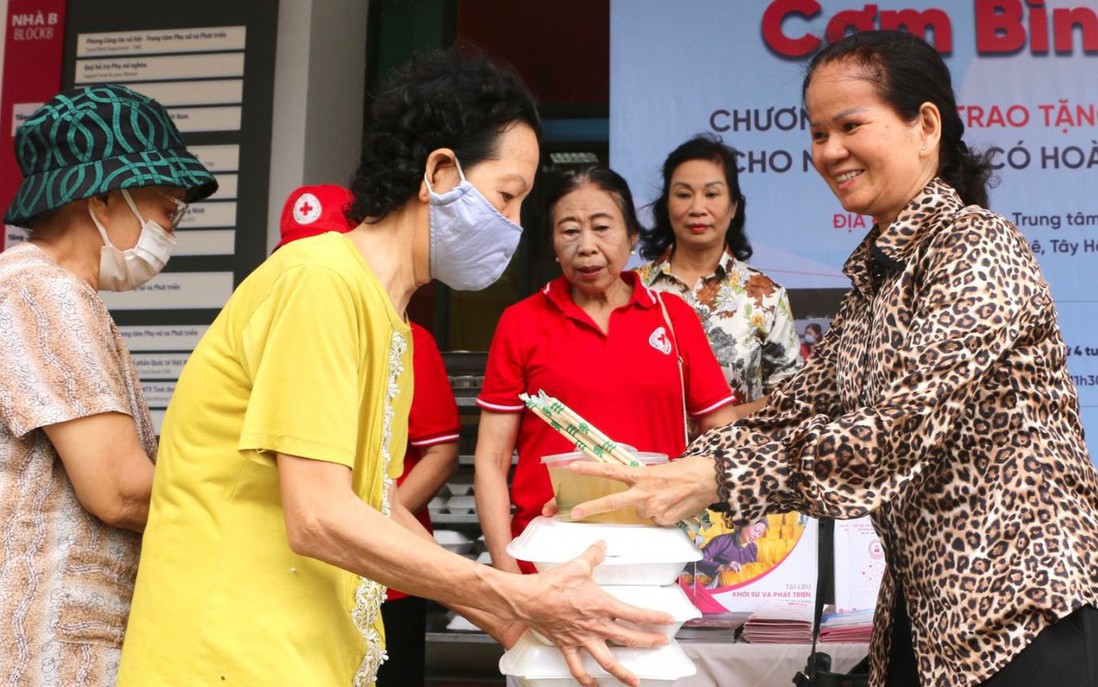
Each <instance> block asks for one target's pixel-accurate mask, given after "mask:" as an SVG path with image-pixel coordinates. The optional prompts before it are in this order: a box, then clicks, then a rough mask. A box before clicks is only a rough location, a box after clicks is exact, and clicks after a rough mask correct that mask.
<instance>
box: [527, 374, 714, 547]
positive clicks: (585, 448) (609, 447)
mask: <svg viewBox="0 0 1098 687" xmlns="http://www.w3.org/2000/svg"><path fill="white" fill-rule="evenodd" d="M519 398H520V399H522V401H523V403H525V404H526V407H527V408H529V409H530V410H531V411H532V412H533V413H534V415H537V416H538V417H540V418H541V419H542V420H545V421H546V422H548V423H549V426H550V427H552V428H553V429H555V430H557V431H558V432H560V433H561V434H563V435H564V436H565V438H567V439H568V440H569V441H571V442H572V443H573V444H575V446H576V448H577V449H579V450H580V451H582V452H583V453H585V454H586V455H588V456H590V457H591V458H593V459H594V460H596V461H598V462H600V463H616V464H618V465H626V466H628V467H638V468H639V467H644V463H642V462H640V461H639V460H637V458H636V456H634V455H633V453H632V452H631V451H630V450H629V449H627V448H625V447H624V446H621V445H620V444H618V443H617V442H615V441H614V440H613V439H611V438H610V437H608V436H606V435H605V434H603V433H602V432H601V431H599V429H598V428H597V427H595V426H594V425H592V424H591V423H590V422H588V421H587V420H584V419H583V418H582V417H580V415H579V413H577V412H576V411H574V410H572V409H571V408H569V407H568V406H566V405H564V404H563V403H561V402H560V401H559V400H557V399H556V398H553V397H552V396H550V395H549V394H547V393H545V392H544V391H543V390H541V389H538V394H537V396H532V395H530V394H519ZM700 525H701V522H700V520H699V518H697V517H693V518H690V519H687V520H680V521H679V522H678V526H679V529H681V530H683V531H684V532H686V534H687V536H689V537H690V540H691V541H697V535H698V531H699V529H700Z"/></svg>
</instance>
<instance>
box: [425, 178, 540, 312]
mask: <svg viewBox="0 0 1098 687" xmlns="http://www.w3.org/2000/svg"><path fill="white" fill-rule="evenodd" d="M454 163H455V164H457V169H458V175H460V176H461V183H459V184H458V185H457V186H455V187H454V188H453V189H451V190H450V191H447V192H446V193H443V194H438V193H435V192H434V191H433V190H432V189H431V182H430V181H428V180H427V175H426V174H424V176H423V181H424V182H425V183H426V184H427V191H428V193H429V194H430V205H429V207H428V223H429V226H430V231H431V276H432V277H434V278H435V279H438V280H439V281H440V282H442V283H443V284H446V285H447V286H449V287H450V288H451V289H455V290H457V291H479V290H480V289H483V288H485V287H487V286H490V285H491V284H492V283H493V282H495V281H496V280H497V279H499V278H500V276H501V275H502V274H503V271H504V270H505V269H507V264H508V263H509V262H511V257H512V256H514V254H515V249H517V248H518V244H519V239H520V238H522V227H520V226H519V225H517V224H515V223H514V222H512V221H511V220H509V219H507V218H506V217H504V216H503V214H502V213H500V211H499V210H497V209H496V208H495V206H493V205H492V204H491V203H489V202H488V199H487V198H485V197H484V196H483V195H481V193H480V191H478V190H477V188H476V186H473V185H472V184H471V183H469V182H468V181H466V179H465V173H464V172H462V171H461V164H459V163H458V162H457V160H456V159H455V160H454Z"/></svg>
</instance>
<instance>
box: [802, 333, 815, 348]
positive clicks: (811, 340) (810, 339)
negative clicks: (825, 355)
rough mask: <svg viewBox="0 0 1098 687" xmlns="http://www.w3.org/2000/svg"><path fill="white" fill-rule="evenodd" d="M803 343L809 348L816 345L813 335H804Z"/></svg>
mask: <svg viewBox="0 0 1098 687" xmlns="http://www.w3.org/2000/svg"><path fill="white" fill-rule="evenodd" d="M804 342H805V343H806V344H808V345H809V346H811V345H812V344H814V343H816V337H815V335H813V334H805V335H804Z"/></svg>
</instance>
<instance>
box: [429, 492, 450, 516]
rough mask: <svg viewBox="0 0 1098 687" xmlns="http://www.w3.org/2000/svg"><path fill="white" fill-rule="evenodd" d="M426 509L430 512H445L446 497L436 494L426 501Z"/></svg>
mask: <svg viewBox="0 0 1098 687" xmlns="http://www.w3.org/2000/svg"><path fill="white" fill-rule="evenodd" d="M427 510H428V511H430V512H431V513H445V512H446V499H445V498H442V497H441V496H436V497H434V498H433V499H431V500H430V501H428V502H427Z"/></svg>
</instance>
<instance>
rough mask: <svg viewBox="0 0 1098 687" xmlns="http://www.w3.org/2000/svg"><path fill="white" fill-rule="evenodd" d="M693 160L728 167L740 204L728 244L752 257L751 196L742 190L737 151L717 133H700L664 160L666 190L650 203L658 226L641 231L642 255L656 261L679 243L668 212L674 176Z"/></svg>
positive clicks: (735, 200) (727, 179) (739, 255)
mask: <svg viewBox="0 0 1098 687" xmlns="http://www.w3.org/2000/svg"><path fill="white" fill-rule="evenodd" d="M691 160H707V161H709V162H712V163H714V164H716V165H717V166H718V167H720V168H721V169H723V170H724V181H725V184H727V185H728V195H729V198H730V199H731V202H733V203H735V204H736V214H735V215H734V216H733V217H732V223H731V224H730V225H729V227H728V232H727V233H726V234H725V235H724V243H725V245H726V246H728V249H729V250H730V251H731V252H732V254H733V255H735V256H736V257H737V258H739V259H740V260H747V259H749V258H750V257H751V254H752V253H753V252H754V251H752V250H751V242H750V241H748V240H747V234H745V233H744V228H743V227H744V224H745V223H746V222H747V198H745V197H744V195H743V192H742V191H741V190H740V177H739V171H738V170H737V169H736V151H735V149H733V148H731V147H729V146H727V145H725V144H724V143H723V142H722V141H721V139H720V138H719V137H718V136H716V135H713V134H699V135H697V136H695V137H694V138H691V139H690V140H689V141H687V142H686V143H683V144H682V145H680V146H679V147H678V148H675V149H674V150H672V151H671V153H670V154H668V156H667V159H665V160H664V161H663V190H662V191H660V197H659V198H657V199H656V200H655V201H653V202H652V204H651V205H650V206H649V207H651V208H652V218H653V219H654V220H655V225H654V226H653V227H652V228H651V229H648V230H646V231H644V232H642V233H641V237H642V238H641V251H640V252H641V257H643V258H644V259H645V260H656V259H658V258H659V257H660V256H662V255H663V254H664V253H665V252H666V251H667V249H668V248H671V247H672V246H674V245H675V230H674V228H672V226H671V216H670V214H668V212H667V203H668V201H669V200H670V199H671V178H672V177H674V176H675V170H676V169H678V168H679V165H681V164H682V163H684V162H690V161H691Z"/></svg>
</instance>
